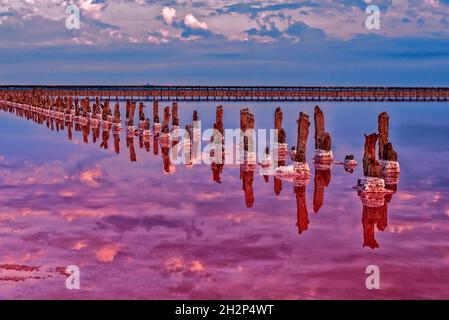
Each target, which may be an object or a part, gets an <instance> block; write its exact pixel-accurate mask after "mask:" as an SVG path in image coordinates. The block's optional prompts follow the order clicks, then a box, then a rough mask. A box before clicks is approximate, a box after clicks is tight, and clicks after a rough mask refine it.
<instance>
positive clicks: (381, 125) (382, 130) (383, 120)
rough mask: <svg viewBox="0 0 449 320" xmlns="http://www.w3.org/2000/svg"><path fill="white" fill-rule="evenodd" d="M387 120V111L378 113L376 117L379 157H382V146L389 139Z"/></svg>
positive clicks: (388, 118)
mask: <svg viewBox="0 0 449 320" xmlns="http://www.w3.org/2000/svg"><path fill="white" fill-rule="evenodd" d="M389 120H390V117H389V116H388V113H386V112H382V113H380V114H379V118H378V129H379V159H383V150H384V146H385V145H386V144H387V143H388V140H389V137H388V136H389V128H388V127H389Z"/></svg>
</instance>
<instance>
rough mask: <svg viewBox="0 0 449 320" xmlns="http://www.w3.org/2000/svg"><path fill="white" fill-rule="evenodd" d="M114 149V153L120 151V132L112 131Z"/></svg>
mask: <svg viewBox="0 0 449 320" xmlns="http://www.w3.org/2000/svg"><path fill="white" fill-rule="evenodd" d="M114 151H115V153H117V154H119V153H120V134H118V133H114Z"/></svg>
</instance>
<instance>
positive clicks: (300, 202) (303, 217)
mask: <svg viewBox="0 0 449 320" xmlns="http://www.w3.org/2000/svg"><path fill="white" fill-rule="evenodd" d="M294 192H295V194H296V217H297V222H296V226H297V227H298V233H299V234H301V233H303V232H304V231H306V230H308V229H309V213H308V211H307V204H306V187H305V186H298V187H294Z"/></svg>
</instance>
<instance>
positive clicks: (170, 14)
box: [162, 7, 176, 25]
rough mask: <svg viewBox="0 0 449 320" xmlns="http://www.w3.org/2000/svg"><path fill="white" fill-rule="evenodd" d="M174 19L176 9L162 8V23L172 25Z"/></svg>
mask: <svg viewBox="0 0 449 320" xmlns="http://www.w3.org/2000/svg"><path fill="white" fill-rule="evenodd" d="M175 17H176V9H174V8H170V7H164V9H162V18H164V21H165V22H166V23H167V24H169V25H172V24H173V20H174V19H175Z"/></svg>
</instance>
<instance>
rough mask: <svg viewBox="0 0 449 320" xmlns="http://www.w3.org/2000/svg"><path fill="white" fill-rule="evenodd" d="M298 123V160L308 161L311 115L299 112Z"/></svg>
mask: <svg viewBox="0 0 449 320" xmlns="http://www.w3.org/2000/svg"><path fill="white" fill-rule="evenodd" d="M297 123H298V142H297V145H296V162H307V159H306V148H307V138H308V137H309V127H310V121H309V116H308V115H307V114H305V113H303V112H301V113H300V114H299V119H298V121H297Z"/></svg>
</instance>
